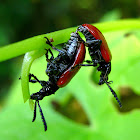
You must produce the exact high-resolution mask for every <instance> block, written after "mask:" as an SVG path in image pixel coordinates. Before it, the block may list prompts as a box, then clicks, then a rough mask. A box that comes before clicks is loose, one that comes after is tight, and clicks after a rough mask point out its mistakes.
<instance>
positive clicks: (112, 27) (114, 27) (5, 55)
mask: <svg viewBox="0 0 140 140" xmlns="http://www.w3.org/2000/svg"><path fill="white" fill-rule="evenodd" d="M94 26H96V27H97V28H99V29H100V30H101V31H102V32H103V33H105V32H111V31H119V30H132V29H140V20H139V19H125V20H119V21H111V22H105V23H97V24H94ZM76 28H77V27H73V28H68V29H64V30H60V31H56V32H53V33H49V34H43V35H38V36H35V37H32V38H29V39H25V40H23V41H20V42H17V43H13V44H10V45H6V46H4V47H1V48H0V62H1V61H5V60H8V59H11V58H14V57H17V56H19V55H22V54H25V53H26V52H29V51H33V50H38V49H44V48H46V46H47V45H46V44H45V41H44V37H48V38H53V39H54V40H55V41H54V45H56V44H60V43H64V42H66V41H67V40H68V39H69V37H70V33H71V32H74V31H75V30H76Z"/></svg>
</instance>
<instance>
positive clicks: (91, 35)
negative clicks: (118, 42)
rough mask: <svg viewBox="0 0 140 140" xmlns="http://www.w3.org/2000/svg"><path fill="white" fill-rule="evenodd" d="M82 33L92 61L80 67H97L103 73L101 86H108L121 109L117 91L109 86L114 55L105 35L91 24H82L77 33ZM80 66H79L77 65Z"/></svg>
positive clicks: (100, 81)
mask: <svg viewBox="0 0 140 140" xmlns="http://www.w3.org/2000/svg"><path fill="white" fill-rule="evenodd" d="M78 31H79V32H81V33H82V34H83V35H84V36H85V38H86V42H85V45H86V46H87V47H88V51H89V55H90V57H91V59H92V61H90V60H86V62H87V63H88V64H79V65H80V66H94V67H96V66H97V70H98V71H100V72H101V75H100V80H99V83H98V84H99V85H102V84H104V83H106V84H107V86H108V87H109V89H110V90H111V92H112V94H113V95H114V97H115V98H116V100H117V101H118V103H119V106H120V107H121V106H122V105H121V102H120V100H119V99H118V97H117V95H116V93H115V91H114V90H113V89H112V88H111V87H110V86H109V84H110V83H111V82H112V81H109V82H108V75H109V73H110V71H111V59H112V55H111V52H110V50H109V48H108V45H107V42H106V40H105V38H104V36H103V34H102V33H101V32H100V31H99V30H98V29H97V28H96V27H95V26H92V25H91V24H82V25H81V26H79V27H78V28H77V30H76V33H77V32H78ZM77 66H78V65H77Z"/></svg>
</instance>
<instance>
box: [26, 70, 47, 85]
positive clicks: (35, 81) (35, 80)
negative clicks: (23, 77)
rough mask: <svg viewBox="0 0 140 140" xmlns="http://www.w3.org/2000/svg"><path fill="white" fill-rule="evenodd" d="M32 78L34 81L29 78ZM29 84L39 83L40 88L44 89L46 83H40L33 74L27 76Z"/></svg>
mask: <svg viewBox="0 0 140 140" xmlns="http://www.w3.org/2000/svg"><path fill="white" fill-rule="evenodd" d="M32 77H33V78H34V80H32V79H31V78H32ZM29 82H31V83H37V82H38V83H39V84H40V85H41V86H42V87H44V86H45V85H46V83H47V82H46V81H40V80H38V78H37V77H36V76H35V75H34V74H31V73H30V74H29Z"/></svg>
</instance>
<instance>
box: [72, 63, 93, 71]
mask: <svg viewBox="0 0 140 140" xmlns="http://www.w3.org/2000/svg"><path fill="white" fill-rule="evenodd" d="M79 66H80V67H81V66H94V64H77V65H75V66H74V67H72V68H71V71H73V70H74V69H75V68H77V67H79Z"/></svg>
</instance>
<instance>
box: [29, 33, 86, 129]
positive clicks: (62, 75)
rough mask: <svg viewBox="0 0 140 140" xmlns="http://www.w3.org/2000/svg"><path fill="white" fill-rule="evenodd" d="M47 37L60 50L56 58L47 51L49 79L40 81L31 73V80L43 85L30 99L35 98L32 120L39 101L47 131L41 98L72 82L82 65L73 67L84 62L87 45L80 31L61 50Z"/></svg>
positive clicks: (73, 34) (72, 35) (45, 126)
mask: <svg viewBox="0 0 140 140" xmlns="http://www.w3.org/2000/svg"><path fill="white" fill-rule="evenodd" d="M46 39H47V41H46V43H47V44H48V45H50V46H51V48H52V49H54V50H56V51H58V52H59V54H58V56H57V57H56V58H54V56H53V53H52V51H51V50H50V49H48V50H47V52H46V60H47V62H48V64H47V69H46V74H47V75H48V76H49V80H48V81H40V80H38V78H37V77H36V76H34V75H33V74H30V75H29V82H32V83H36V82H38V83H40V84H41V86H42V88H41V89H40V91H39V92H36V93H33V94H32V95H31V96H30V99H32V100H35V107H34V117H33V120H32V121H35V119H36V103H38V106H39V110H40V114H41V117H42V120H43V124H44V128H45V131H46V130H47V124H46V121H45V118H44V115H43V112H42V109H41V107H40V104H39V100H42V99H43V98H44V97H45V96H49V95H51V94H54V93H55V92H56V91H57V90H58V89H59V88H61V87H64V86H66V85H67V84H68V83H69V82H70V80H71V79H72V78H73V77H74V75H75V74H76V73H77V72H78V70H79V69H80V66H78V67H76V68H75V69H74V70H72V68H73V67H74V66H76V65H78V64H81V63H83V61H84V59H85V52H86V49H85V45H84V43H83V41H82V40H81V38H80V36H79V34H78V33H72V34H71V37H70V39H69V40H68V43H67V44H66V45H65V47H64V48H62V49H61V50H59V49H57V48H55V47H54V46H53V45H52V44H51V42H50V41H49V39H48V38H46ZM49 52H50V54H51V58H50V59H49V58H48V53H49ZM31 78H34V79H31Z"/></svg>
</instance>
